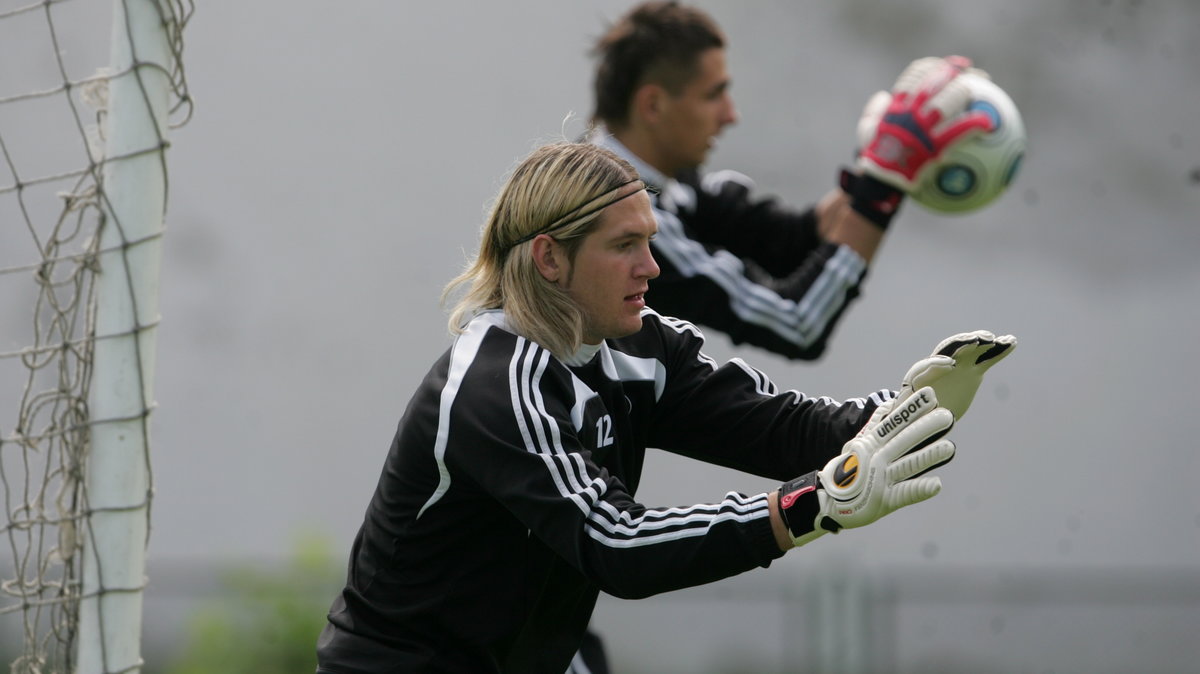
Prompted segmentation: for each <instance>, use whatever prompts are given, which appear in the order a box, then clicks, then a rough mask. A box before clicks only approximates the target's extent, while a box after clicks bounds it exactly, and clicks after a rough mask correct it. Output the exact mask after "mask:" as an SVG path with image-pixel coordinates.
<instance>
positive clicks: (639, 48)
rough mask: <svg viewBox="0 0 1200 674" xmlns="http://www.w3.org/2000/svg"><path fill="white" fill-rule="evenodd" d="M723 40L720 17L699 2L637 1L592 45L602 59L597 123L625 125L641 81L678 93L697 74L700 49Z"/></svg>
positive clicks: (595, 89) (594, 118) (598, 68)
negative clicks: (715, 18) (688, 4)
mask: <svg viewBox="0 0 1200 674" xmlns="http://www.w3.org/2000/svg"><path fill="white" fill-rule="evenodd" d="M724 46H725V35H724V34H723V33H722V32H721V29H720V27H719V26H717V23H716V21H713V19H712V17H710V16H709V15H708V14H706V13H704V12H703V11H701V10H699V9H697V8H695V7H686V6H684V5H681V4H679V3H678V2H673V1H668V2H645V3H642V4H640V5H637V6H635V7H634V8H633V9H631V10H630V11H629V12H627V13H626V14H625V15H624V16H622V17H621V18H620V19H618V20H617V22H616V23H615V24H613V25H612V26H611V27H610V28H609V29H608V31H607V32H605V34H604V35H602V36H601V37H600V39H599V40H597V41H596V44H595V46H594V47H593V48H592V56H594V57H596V58H597V59H598V63H597V65H596V74H595V80H594V81H593V84H592V88H593V94H594V95H595V103H596V107H595V111H594V112H593V113H592V123H593V124H594V123H597V122H603V123H604V124H605V125H607V126H608V127H609V128H615V129H619V128H621V127H623V126H625V125H626V124H628V123H629V104H630V102H631V101H632V99H633V94H634V92H635V91H637V89H638V87H640V86H642V85H643V84H646V83H651V82H652V83H655V84H660V85H662V86H663V87H664V88H666V89H667V91H669V92H670V93H672V94H678V93H679V92H680V91H682V90H683V87H684V86H685V85H687V83H688V82H689V81H690V80H691V79H692V77H694V76H695V74H696V69H697V62H698V60H699V56H700V54H701V53H703V52H704V51H706V50H708V49H712V48H714V47H716V48H721V47H724Z"/></svg>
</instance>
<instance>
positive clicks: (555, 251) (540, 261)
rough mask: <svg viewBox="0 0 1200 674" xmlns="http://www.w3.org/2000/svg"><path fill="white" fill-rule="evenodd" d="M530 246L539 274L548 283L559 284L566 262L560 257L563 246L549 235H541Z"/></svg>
mask: <svg viewBox="0 0 1200 674" xmlns="http://www.w3.org/2000/svg"><path fill="white" fill-rule="evenodd" d="M530 244H531V247H530V250H531V251H532V252H531V253H530V254H531V255H533V264H534V266H535V267H537V270H538V273H539V274H541V275H542V278H544V279H546V280H547V281H549V282H551V283H558V280H559V279H560V278H562V276H563V270H564V260H563V259H561V257H560V256H561V254H562V246H560V245H558V242H557V241H555V240H554V239H553V238H552V237H551V236H550V235H548V234H539V235H538V236H537V237H535V238H534V239H533V241H531V242H530Z"/></svg>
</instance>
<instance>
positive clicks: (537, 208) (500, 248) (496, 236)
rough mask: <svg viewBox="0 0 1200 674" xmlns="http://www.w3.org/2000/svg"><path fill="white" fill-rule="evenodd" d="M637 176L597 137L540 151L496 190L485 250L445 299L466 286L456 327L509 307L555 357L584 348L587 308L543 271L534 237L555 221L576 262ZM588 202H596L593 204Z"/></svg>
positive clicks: (518, 324) (519, 327)
mask: <svg viewBox="0 0 1200 674" xmlns="http://www.w3.org/2000/svg"><path fill="white" fill-rule="evenodd" d="M637 177H638V176H637V171H636V170H635V169H634V168H633V166H631V165H630V164H629V162H627V161H625V160H624V159H621V158H620V157H618V156H617V155H615V154H613V153H612V152H610V151H609V150H606V149H604V148H601V147H598V146H596V145H592V144H590V143H566V142H563V143H553V144H550V145H544V146H542V147H539V148H538V149H536V150H534V151H533V152H532V153H531V154H530V155H529V156H528V157H526V158H525V159H524V160H522V161H521V163H520V164H518V165H517V167H516V169H514V170H513V172H512V174H511V175H510V176H509V178H508V180H507V181H506V182H505V184H504V186H503V187H502V188H501V189H500V193H499V194H498V195H497V196H496V200H495V202H494V203H493V205H492V208H491V212H490V213H489V215H488V218H487V221H486V222H485V223H484V225H483V230H482V232H481V235H480V241H479V252H478V253H477V254H476V256H475V258H474V259H473V260H472V261H471V262H470V263H469V264H468V265H467V268H466V269H465V270H464V271H463V272H462V273H461V274H459V275H458V276H457V277H455V278H454V280H452V281H450V283H449V284H448V285H447V286H446V289H445V290H444V291H443V293H442V300H443V302H444V301H445V300H446V299H447V298H448V297H450V296H451V295H453V294H454V293H456V292H457V291H459V290H460V289H461V288H466V290H465V292H464V293H463V295H462V296H461V297H460V298H459V299H458V301H457V302H456V303H455V305H454V307H453V309H452V310H451V312H450V332H451V333H454V334H458V333H460V332H462V330H463V328H464V327H465V326H466V324H467V322H468V321H470V320H471V317H472V316H474V315H475V314H476V313H477V312H479V311H483V310H487V309H503V310H504V313H505V315H506V316H507V318H508V323H509V326H510V327H512V329H513V330H514V331H516V332H517V334H520V335H522V336H524V337H526V338H528V339H531V340H533V341H534V342H537V343H538V344H540V345H542V346H543V347H545V348H546V349H548V350H549V351H550V352H551V353H553V354H554V355H555V356H558V357H560V358H561V357H564V356H567V355H569V354H571V353H574V352H575V351H576V350H578V349H579V346H580V344H582V342H583V314H582V312H581V311H580V309H579V307H578V306H577V305H576V304H575V302H574V301H573V300H572V299H571V297H570V296H569V295H568V294H567V293H566V291H564V290H563V289H562V288H560V287H559V286H558V285H557V284H555V283H552V282H550V281H547V280H546V279H545V278H544V277H542V275H541V274H540V273H539V272H538V269H537V267H536V265H534V262H533V255H532V243H531V242H530V240H531V239H532V238H533V237H534V236H535V235H536V234H539V233H543V232H546V231H547V230H548V229H550V228H551V227H553V233H552V236H553V237H554V240H555V241H557V242H559V243H560V244H561V245H562V246H563V247H564V248H565V249H566V252H567V257H568V259H569V260H571V261H574V259H575V254H576V252H578V250H579V246H580V244H581V243H582V242H583V239H584V237H586V236H587V235H588V234H589V233H591V231H592V230H593V229H594V228H595V225H596V222H597V221H598V219H599V217H600V213H601V212H602V211H603V207H604V206H606V205H608V204H609V203H612V202H613V201H616V200H617V199H619V198H621V197H620V196H619V195H618V194H617V191H618V188H619V187H621V186H622V185H625V184H628V183H629V182H630V181H633V180H636V179H637ZM606 195H608V199H602V197H605V196H606ZM588 206H593V207H589V208H587V209H586V210H585V209H584V207H588ZM580 211H582V212H580Z"/></svg>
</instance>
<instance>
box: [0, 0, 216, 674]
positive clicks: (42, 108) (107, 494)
mask: <svg viewBox="0 0 1200 674" xmlns="http://www.w3.org/2000/svg"><path fill="white" fill-rule="evenodd" d="M191 12H192V6H191V2H190V0H114V1H113V2H96V1H95V0H90V1H89V0H39V1H36V2H34V1H32V0H18V1H17V2H12V1H10V0H0V491H2V492H3V496H2V498H3V506H4V512H3V520H2V521H0V531H2V532H3V547H4V548H5V552H0V657H2V658H4V661H5V662H6V663H7V666H8V669H9V670H10V671H11V672H13V673H14V674H33V673H35V672H36V673H38V674H44V673H49V672H61V673H68V672H69V673H75V672H80V673H84V674H92V673H102V674H116V673H118V672H133V671H138V670H140V668H141V664H142V663H141V656H140V629H141V596H142V589H143V587H144V585H145V578H144V552H145V546H146V542H147V539H148V534H149V519H150V500H151V495H152V491H153V489H152V482H151V479H150V475H151V474H150V450H149V447H150V445H149V434H148V426H149V416H150V412H151V409H152V408H153V393H152V391H153V389H152V377H153V366H154V358H153V356H154V334H155V327H156V325H157V311H158V309H157V276H158V268H159V262H158V260H159V254H160V250H161V237H162V233H163V225H164V214H165V208H166V194H167V180H166V159H165V157H166V154H167V153H166V150H167V146H168V143H167V132H168V130H169V129H171V128H173V127H176V126H178V125H180V124H182V123H184V122H185V121H186V120H187V118H188V117H189V116H190V114H191V99H190V97H189V96H188V93H187V88H186V82H185V79H184V77H183V69H182V63H183V62H182V58H181V56H182V45H183V42H182V36H183V28H184V26H185V24H186V23H187V20H188V18H189V17H190V16H191Z"/></svg>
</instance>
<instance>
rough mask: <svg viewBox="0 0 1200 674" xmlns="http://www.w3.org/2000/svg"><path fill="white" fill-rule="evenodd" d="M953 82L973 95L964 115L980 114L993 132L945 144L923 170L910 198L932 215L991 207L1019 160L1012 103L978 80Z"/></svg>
mask: <svg viewBox="0 0 1200 674" xmlns="http://www.w3.org/2000/svg"><path fill="white" fill-rule="evenodd" d="M959 78H960V79H962V80H963V81H964V82H965V83H966V84H967V85H968V87H969V88H970V89H971V92H972V94H973V100H972V101H971V105H970V106H969V108H968V110H982V111H984V112H986V113H987V114H988V115H990V116H991V117H992V121H994V122H995V126H996V128H995V130H994V131H991V132H990V133H985V134H980V135H976V136H972V137H970V138H967V139H966V140H963V141H960V142H958V143H955V144H954V145H951V146H950V149H948V150H946V152H945V153H944V154H942V156H941V157H938V158H937V159H935V160H933V165H932V166H930V167H929V168H927V169H925V170H924V171H923V176H922V178H921V182H920V184H919V185H918V186H917V188H916V189H915V190H913V192H912V193H911V196H912V198H913V200H914V201H916V202H917V203H919V204H921V205H922V206H924V207H925V208H928V209H929V210H931V211H935V212H938V213H967V212H969V211H974V210H978V209H980V208H983V207H984V206H986V205H988V204H990V203H992V202H993V201H995V200H996V198H997V197H999V196H1000V195H1001V194H1003V193H1004V191H1005V190H1006V189H1008V186H1009V185H1010V184H1012V181H1013V178H1015V177H1016V175H1017V170H1018V169H1019V168H1020V167H1021V158H1022V157H1023V156H1024V155H1025V124H1024V122H1022V121H1021V112H1020V111H1019V110H1017V105H1016V104H1015V103H1013V100H1012V98H1010V97H1009V96H1008V94H1007V93H1005V92H1004V90H1003V89H1001V88H1000V87H998V86H996V84H995V83H994V82H992V81H991V80H989V79H988V78H986V77H983V76H981V75H977V74H975V73H971V72H966V73H963V74H961V75H959Z"/></svg>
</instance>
